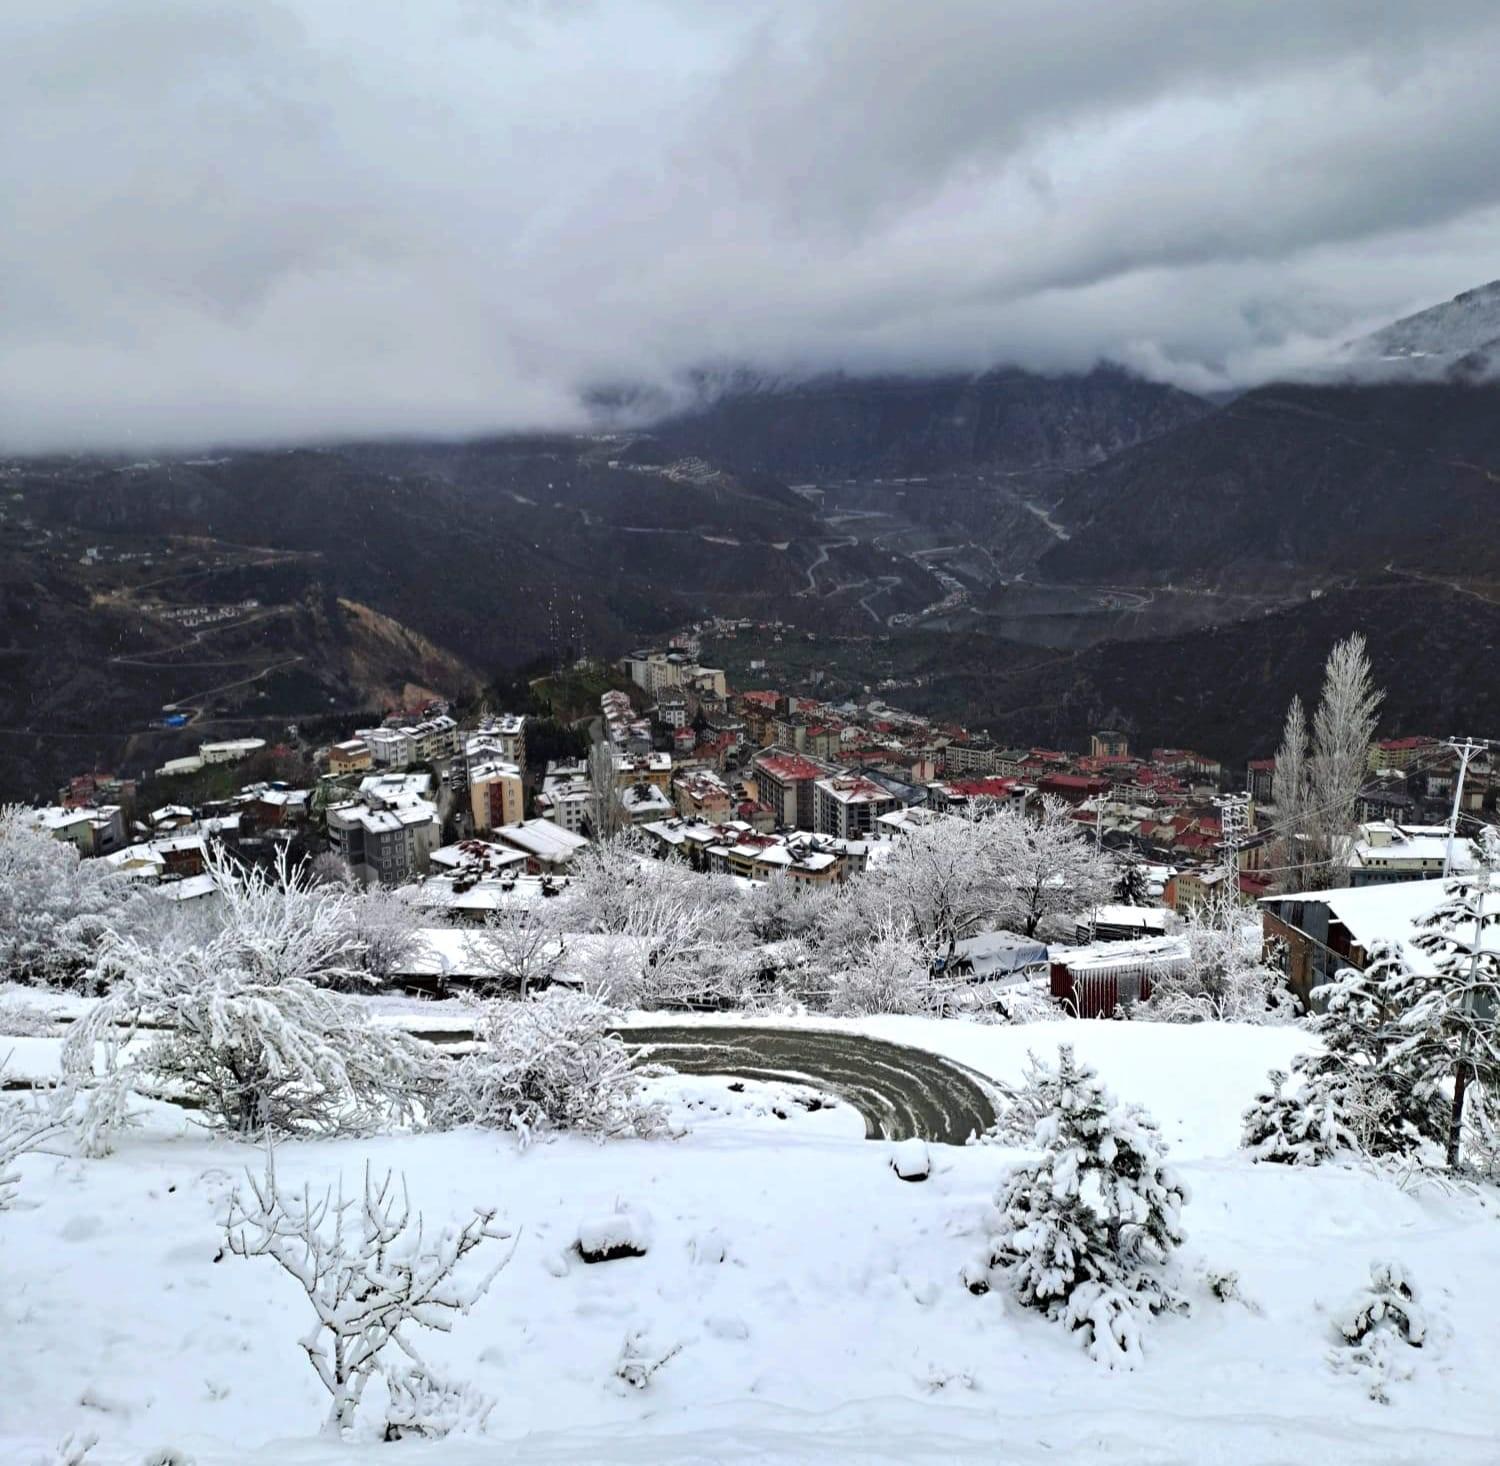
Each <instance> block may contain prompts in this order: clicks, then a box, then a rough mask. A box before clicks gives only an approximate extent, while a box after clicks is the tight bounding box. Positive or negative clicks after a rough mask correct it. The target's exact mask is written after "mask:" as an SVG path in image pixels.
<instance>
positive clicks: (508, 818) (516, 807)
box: [469, 759, 526, 832]
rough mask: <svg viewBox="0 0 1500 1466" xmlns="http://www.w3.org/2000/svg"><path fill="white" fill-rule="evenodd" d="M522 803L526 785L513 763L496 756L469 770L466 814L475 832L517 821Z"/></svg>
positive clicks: (523, 806) (524, 811)
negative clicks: (467, 812)
mask: <svg viewBox="0 0 1500 1466" xmlns="http://www.w3.org/2000/svg"><path fill="white" fill-rule="evenodd" d="M525 804H526V786H525V782H524V781H523V780H522V778H521V770H520V769H519V768H518V767H517V766H516V765H515V764H512V763H505V762H504V761H502V760H499V759H496V760H492V761H491V762H488V763H481V764H475V765H474V766H473V767H472V768H471V769H470V770H469V816H470V818H471V819H472V821H473V825H474V829H475V831H476V832H477V831H483V830H494V829H498V828H499V827H500V826H501V825H518V824H520V823H521V821H522V820H523V819H524V818H525V817H526V809H525Z"/></svg>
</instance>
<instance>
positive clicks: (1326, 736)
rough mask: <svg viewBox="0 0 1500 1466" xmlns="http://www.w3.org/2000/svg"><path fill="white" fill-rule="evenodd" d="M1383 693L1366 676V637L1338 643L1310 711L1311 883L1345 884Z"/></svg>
mask: <svg viewBox="0 0 1500 1466" xmlns="http://www.w3.org/2000/svg"><path fill="white" fill-rule="evenodd" d="M1384 697H1385V694H1384V693H1382V692H1379V691H1377V690H1376V688H1375V685H1374V682H1373V681H1372V679H1371V676H1370V659H1369V657H1368V656H1367V655H1366V653H1365V639H1364V637H1363V636H1361V635H1359V633H1358V632H1356V633H1355V634H1354V635H1353V636H1350V637H1349V638H1347V639H1346V640H1344V641H1341V642H1338V643H1337V644H1336V645H1335V646H1334V648H1333V650H1332V651H1331V652H1330V653H1329V654H1328V664H1327V666H1326V667H1325V668H1324V671H1323V695H1322V697H1321V698H1320V699H1319V701H1318V710H1317V712H1316V713H1314V714H1313V726H1312V753H1311V756H1310V758H1309V759H1308V766H1307V770H1308V799H1309V803H1310V807H1309V809H1308V833H1309V836H1310V857H1311V858H1310V861H1309V868H1308V872H1307V874H1308V880H1309V885H1310V886H1311V887H1312V888H1313V889H1315V890H1324V889H1327V888H1330V887H1333V886H1341V885H1343V884H1345V881H1346V879H1347V877H1348V868H1349V862H1348V849H1349V835H1350V833H1351V831H1352V830H1353V828H1354V817H1355V809H1356V805H1357V803H1358V800H1359V791H1360V789H1361V788H1362V787H1363V786H1364V782H1365V779H1366V777H1367V776H1368V772H1369V758H1370V742H1371V740H1372V739H1373V738H1374V736H1375V718H1376V714H1377V713H1378V712H1379V711H1380V704H1381V702H1382V701H1383V699H1384Z"/></svg>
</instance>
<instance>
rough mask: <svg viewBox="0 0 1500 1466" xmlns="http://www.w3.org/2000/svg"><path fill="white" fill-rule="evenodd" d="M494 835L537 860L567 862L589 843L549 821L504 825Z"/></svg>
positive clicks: (528, 821)
mask: <svg viewBox="0 0 1500 1466" xmlns="http://www.w3.org/2000/svg"><path fill="white" fill-rule="evenodd" d="M495 834H496V835H497V836H498V837H499V838H500V839H502V840H503V841H504V842H505V843H506V844H507V845H513V846H515V848H516V849H517V850H524V851H525V852H526V853H527V854H528V855H531V856H534V857H535V858H536V859H538V860H549V861H560V860H569V859H571V858H572V857H573V856H575V855H576V854H577V853H578V852H579V851H580V850H582V849H583V847H584V846H585V845H587V844H588V843H589V842H588V841H587V840H586V839H584V837H583V836H582V835H575V834H574V833H573V832H572V831H571V830H565V829H563V827H562V826H561V825H557V824H553V822H552V821H551V820H525V821H523V822H522V823H521V824H519V825H506V826H504V827H503V828H502V829H498V830H496V831H495Z"/></svg>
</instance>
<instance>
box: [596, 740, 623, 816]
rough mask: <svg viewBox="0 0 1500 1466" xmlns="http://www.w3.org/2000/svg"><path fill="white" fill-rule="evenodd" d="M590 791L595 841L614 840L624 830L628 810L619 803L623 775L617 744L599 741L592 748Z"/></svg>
mask: <svg viewBox="0 0 1500 1466" xmlns="http://www.w3.org/2000/svg"><path fill="white" fill-rule="evenodd" d="M588 774H589V789H590V791H591V792H592V794H593V811H592V818H593V826H594V838H595V839H596V840H601V841H609V840H612V839H614V837H615V836H616V835H618V834H619V833H620V832H621V831H622V829H623V828H624V827H625V824H626V821H625V810H624V808H623V806H622V805H621V804H620V775H619V771H618V770H617V769H616V767H615V750H614V745H613V744H611V743H609V742H608V741H607V740H600V741H599V742H598V743H595V744H593V745H592V746H591V747H590V748H589V754H588Z"/></svg>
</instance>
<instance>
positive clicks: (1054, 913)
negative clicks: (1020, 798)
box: [985, 799, 1115, 937]
mask: <svg viewBox="0 0 1500 1466" xmlns="http://www.w3.org/2000/svg"><path fill="white" fill-rule="evenodd" d="M985 826H986V829H987V833H988V834H989V836H990V853H989V869H990V872H991V879H992V880H993V881H994V883H995V888H996V890H995V900H994V904H993V907H992V910H993V912H994V915H995V917H996V918H997V921H998V924H999V925H1001V926H1005V927H1008V928H1010V929H1011V930H1012V931H1017V932H1021V933H1023V934H1024V935H1025V936H1028V937H1034V936H1035V935H1036V934H1037V932H1038V931H1039V930H1040V929H1041V928H1042V927H1043V926H1045V925H1048V924H1049V923H1051V922H1053V921H1055V920H1056V919H1057V918H1059V917H1064V916H1071V915H1076V914H1077V913H1078V912H1080V911H1087V910H1089V909H1090V908H1091V907H1094V906H1097V905H1099V904H1100V903H1101V902H1105V901H1108V900H1109V899H1110V897H1111V895H1112V894H1113V888H1114V878H1115V876H1114V866H1113V863H1112V861H1111V860H1110V858H1109V857H1108V856H1107V855H1105V854H1104V853H1103V852H1101V851H1100V850H1099V849H1098V848H1097V847H1096V846H1095V844H1094V842H1093V840H1092V839H1090V838H1089V837H1088V836H1086V835H1085V834H1084V833H1083V832H1082V831H1081V830H1080V829H1079V827H1078V824H1077V822H1076V821H1075V820H1074V819H1073V817H1072V811H1071V810H1070V808H1069V806H1068V805H1067V804H1065V803H1063V801H1062V800H1059V799H1044V800H1043V801H1042V807H1041V811H1040V813H1039V814H1038V816H1037V818H1036V819H1030V818H1028V817H1026V816H1025V815H1021V814H1017V813H1015V812H1014V811H1012V810H1009V809H1002V810H1000V811H998V812H997V813H996V814H995V815H994V816H993V817H992V818H991V819H990V820H988V821H986V822H985Z"/></svg>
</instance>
